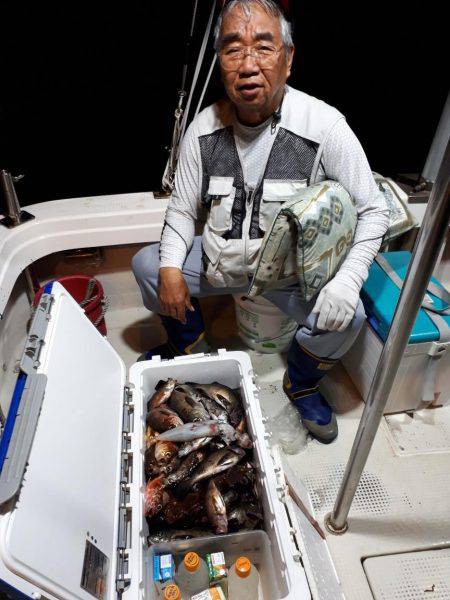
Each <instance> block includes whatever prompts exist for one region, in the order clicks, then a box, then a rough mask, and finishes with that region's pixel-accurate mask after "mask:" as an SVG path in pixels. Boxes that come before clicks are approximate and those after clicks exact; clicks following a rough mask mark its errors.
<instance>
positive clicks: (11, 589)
mask: <svg viewBox="0 0 450 600" xmlns="http://www.w3.org/2000/svg"><path fill="white" fill-rule="evenodd" d="M169 376H170V377H175V378H177V379H179V380H180V381H183V380H184V381H186V380H189V381H192V380H194V381H195V380H197V381H204V382H213V381H220V382H222V383H224V384H225V385H228V386H230V387H232V388H239V389H240V392H241V395H242V398H243V404H244V408H245V411H246V416H247V421H248V430H249V434H250V435H251V436H252V439H253V441H254V462H255V465H256V469H257V471H258V488H259V495H260V498H261V502H262V505H263V511H264V529H265V532H262V531H254V532H248V533H245V532H244V533H238V534H233V535H228V536H213V537H211V538H207V539H205V538H198V539H194V540H187V541H183V542H174V543H171V544H159V545H158V546H151V547H148V545H147V535H148V528H147V523H146V521H145V519H144V506H143V504H144V503H143V490H144V489H145V476H144V464H143V463H144V461H143V456H144V452H143V447H144V434H145V415H146V406H145V398H146V397H147V396H148V395H149V394H150V393H151V392H152V391H153V390H154V388H155V385H156V383H157V382H158V381H159V380H160V379H167V378H168V377H169ZM0 468H1V473H0V505H1V506H2V510H1V514H0V590H1V591H6V592H7V593H8V594H9V595H10V596H11V597H20V598H23V595H25V596H26V597H30V598H32V597H41V596H43V597H45V598H48V599H50V600H52V599H55V598H62V599H67V600H75V599H82V600H92V597H93V596H96V594H97V595H98V590H100V591H101V596H102V598H103V599H104V600H113V599H114V598H116V597H117V595H118V592H119V594H120V595H121V598H122V600H137V599H139V600H155V599H156V598H157V591H156V589H155V587H154V585H153V581H152V577H153V572H152V567H153V553H157V554H173V555H174V557H175V562H177V557H180V555H182V554H184V553H186V552H187V551H196V552H198V554H200V555H201V556H204V555H205V554H206V553H207V552H216V551H220V550H222V551H224V552H225V556H226V558H227V560H228V556H229V557H230V559H232V558H233V556H240V555H241V554H242V553H245V555H246V556H249V557H251V560H252V562H254V563H255V564H257V566H258V570H259V572H260V577H261V594H260V598H259V599H258V600H281V599H285V600H288V599H289V600H307V599H309V598H310V592H309V586H308V583H307V580H306V576H305V572H304V570H303V567H302V564H301V562H300V555H299V553H298V550H297V548H298V540H297V539H296V533H295V528H298V524H297V522H296V517H295V512H294V509H293V507H292V504H291V502H290V499H289V498H288V497H287V496H286V492H285V484H284V476H283V472H282V470H281V465H280V464H279V463H278V462H277V463H275V462H274V460H273V459H272V457H271V455H270V452H269V446H268V443H267V436H266V433H265V430H264V425H263V421H262V415H261V410H260V407H259V403H258V401H257V397H256V388H255V386H254V383H253V372H252V366H251V362H250V359H249V357H248V355H247V354H245V353H243V352H225V351H219V352H218V354H215V355H208V356H204V355H194V356H186V357H180V358H177V359H174V360H171V361H161V360H159V359H158V358H155V359H153V360H151V361H147V362H139V363H135V364H134V365H133V366H132V367H131V370H130V373H129V379H128V380H127V376H126V369H125V366H124V364H123V361H122V359H121V358H120V357H119V356H118V354H117V353H116V352H115V351H114V349H113V348H112V346H111V345H110V344H109V343H108V342H107V340H106V339H105V338H103V336H102V335H101V334H100V333H99V332H98V331H97V330H96V328H95V327H94V326H93V325H92V323H90V321H89V320H88V319H87V318H86V317H85V315H84V314H83V311H82V310H81V309H80V308H79V306H78V305H77V304H76V302H75V301H74V300H73V299H72V297H71V296H70V295H69V294H68V293H67V292H66V290H65V289H64V288H63V287H62V286H61V285H59V284H57V283H54V284H53V285H52V286H48V287H47V288H46V291H45V293H44V294H43V296H42V298H41V301H40V303H39V306H38V309H37V311H36V315H35V318H34V320H33V324H32V326H31V329H30V334H29V337H28V339H27V342H26V351H25V352H24V355H23V357H22V361H21V372H20V375H19V378H18V382H17V385H16V388H15V391H14V395H13V399H12V401H11V407H10V411H9V414H8V418H7V422H6V425H5V430H4V434H3V437H2V440H1V443H0ZM18 499H19V500H20V501H18ZM291 523H295V526H294V528H293V527H292V525H291ZM44 550H45V551H44ZM258 557H259V558H258ZM258 560H259V561H260V562H259V563H258ZM260 565H261V566H260ZM21 594H22V595H21ZM255 600H256V599H255Z"/></svg>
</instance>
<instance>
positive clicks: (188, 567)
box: [175, 552, 209, 600]
mask: <svg viewBox="0 0 450 600" xmlns="http://www.w3.org/2000/svg"><path fill="white" fill-rule="evenodd" d="M175 583H176V584H177V585H178V587H179V588H180V590H181V597H182V599H183V600H190V598H191V596H193V595H194V594H198V593H199V592H201V591H203V590H204V589H206V588H207V587H208V585H209V578H208V567H207V566H206V563H205V561H204V560H203V558H201V557H200V556H199V555H198V554H197V553H196V552H187V553H186V554H185V555H184V556H183V560H182V561H181V562H180V564H179V565H178V568H177V571H176V574H175Z"/></svg>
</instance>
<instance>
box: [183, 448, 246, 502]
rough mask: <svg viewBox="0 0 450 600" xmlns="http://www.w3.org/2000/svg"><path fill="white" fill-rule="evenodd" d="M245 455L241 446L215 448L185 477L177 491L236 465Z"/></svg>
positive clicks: (186, 488)
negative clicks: (189, 475)
mask: <svg viewBox="0 0 450 600" xmlns="http://www.w3.org/2000/svg"><path fill="white" fill-rule="evenodd" d="M244 456H245V451H244V450H243V449H242V448H233V449H231V448H222V449H221V450H216V451H215V452H213V453H212V454H210V455H209V456H208V458H206V459H205V460H204V461H203V462H202V463H200V465H199V466H198V467H197V468H196V470H195V471H194V473H193V474H192V476H191V477H189V479H186V480H185V481H183V482H182V483H181V484H180V487H179V488H178V489H179V493H182V492H183V491H186V490H188V489H189V488H191V487H193V486H194V485H196V484H197V483H199V482H200V481H203V480H204V479H208V478H209V477H213V476H214V475H217V473H222V471H226V470H227V469H230V468H231V467H233V466H234V465H236V464H237V463H238V462H239V461H240V460H241V459H242V458H243V457H244Z"/></svg>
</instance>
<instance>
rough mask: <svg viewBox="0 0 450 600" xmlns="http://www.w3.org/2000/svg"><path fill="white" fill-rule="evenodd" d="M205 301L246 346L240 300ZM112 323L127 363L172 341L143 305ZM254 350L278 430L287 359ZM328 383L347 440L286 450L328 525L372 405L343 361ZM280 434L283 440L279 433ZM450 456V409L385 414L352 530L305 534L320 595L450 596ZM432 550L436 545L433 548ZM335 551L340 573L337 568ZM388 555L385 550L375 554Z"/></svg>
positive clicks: (210, 317) (111, 317)
mask: <svg viewBox="0 0 450 600" xmlns="http://www.w3.org/2000/svg"><path fill="white" fill-rule="evenodd" d="M202 305H203V309H204V313H205V320H206V322H207V323H208V329H209V338H210V340H211V342H212V344H213V347H214V348H215V349H217V348H223V347H226V348H227V349H244V348H243V345H242V343H241V342H240V340H239V338H238V336H237V333H236V324H235V319H234V308H233V304H232V302H231V301H230V298H229V297H226V296H223V297H219V298H211V299H208V300H206V301H202ZM107 326H108V339H109V341H110V342H111V344H112V345H113V346H114V347H115V348H116V350H117V351H118V353H119V354H120V355H121V356H122V358H123V359H124V361H125V363H126V364H127V366H130V365H131V364H132V363H133V362H135V360H136V358H137V356H138V355H139V354H140V353H141V352H142V351H143V350H145V349H148V348H149V347H151V346H153V345H155V344H157V343H160V342H161V341H163V339H164V338H163V335H164V334H163V331H162V329H161V326H160V325H159V322H158V319H157V317H154V316H152V315H150V316H149V313H148V312H147V311H146V310H145V309H144V308H143V307H136V306H130V305H128V307H125V306H121V305H120V303H114V302H113V304H112V309H111V310H110V311H109V313H107ZM248 352H249V354H250V355H251V359H252V362H253V366H254V370H255V372H256V375H257V381H258V384H259V388H260V393H259V398H260V402H261V406H262V409H263V412H264V413H265V415H266V416H267V418H268V424H267V427H268V428H269V429H270V428H272V427H273V428H274V429H276V423H277V420H278V419H279V418H280V413H282V411H283V408H284V406H285V405H286V403H287V399H286V398H285V396H284V394H283V392H282V390H281V386H280V382H281V379H282V374H283V371H284V357H283V356H281V355H274V354H260V353H257V352H253V351H250V350H248ZM323 391H324V393H325V395H326V396H327V398H328V399H329V400H330V401H331V402H332V403H333V404H334V405H335V408H336V412H337V414H338V423H339V437H338V439H337V440H336V441H335V442H333V443H332V444H331V445H329V446H325V445H322V444H319V443H318V442H316V441H315V440H312V439H310V438H307V439H305V444H304V446H303V447H302V449H301V450H300V452H299V453H298V454H296V455H289V456H288V455H285V457H284V460H285V461H286V462H287V464H288V465H289V466H290V467H291V469H292V471H293V472H294V473H295V475H296V476H297V478H298V481H297V483H298V489H299V490H300V492H301V491H303V492H307V494H306V495H307V496H308V498H305V495H303V497H304V499H305V500H307V502H308V500H309V504H310V506H311V507H312V510H313V513H314V515H315V517H316V519H317V520H318V522H319V523H320V524H321V525H322V526H323V520H324V516H325V515H326V514H327V513H328V512H330V510H331V509H332V506H333V503H334V500H335V497H336V493H337V491H338V488H339V485H340V482H341V478H342V474H343V472H344V469H345V465H346V462H347V459H348V456H349V453H350V448H351V446H352V443H353V439H354V436H355V433H356V430H357V427H358V423H359V419H360V416H361V413H362V409H363V403H362V401H361V398H360V396H359V394H358V392H357V390H356V389H355V387H354V386H353V384H352V382H351V380H350V378H349V377H348V375H347V373H346V371H345V370H344V369H343V367H340V366H338V367H336V368H335V369H334V370H333V371H332V372H331V374H330V375H329V377H328V378H327V379H326V380H324V383H323ZM298 427H299V435H300V436H302V439H304V436H303V434H302V431H301V429H300V427H301V426H300V425H298ZM272 441H273V442H274V443H275V442H276V441H277V439H276V435H274V436H273V437H272ZM449 464H450V407H446V408H435V409H430V410H423V411H418V412H415V413H410V414H401V415H395V416H389V417H385V418H384V419H383V421H382V425H381V427H380V429H379V431H378V434H377V436H376V439H375V443H374V446H373V449H372V452H371V454H370V457H369V460H368V463H367V466H366V469H365V472H364V474H363V477H362V480H361V483H360V486H359V487H358V490H357V493H356V497H355V500H354V502H353V505H352V508H351V511H350V516H349V530H348V532H347V533H346V534H345V535H342V536H333V535H330V534H328V533H326V545H327V548H326V547H325V545H324V543H323V542H322V540H321V539H320V537H319V536H318V534H317V533H316V532H315V531H314V530H313V529H312V528H311V530H310V531H307V532H304V535H303V540H304V552H305V554H308V555H309V558H308V557H306V556H305V560H304V562H305V567H306V568H307V572H308V570H309V575H310V578H311V579H310V583H311V589H312V591H313V592H314V595H315V596H316V597H317V598H320V600H337V598H338V597H339V596H341V597H344V598H346V599H347V600H370V599H372V598H375V599H376V600H403V599H408V600H416V599H422V598H423V599H426V600H429V599H430V598H432V599H433V600H437V599H439V600H448V599H449V598H450V561H449V560H448V559H449V550H448V547H450V494H449V493H448V490H449V489H450V469H449ZM303 522H304V521H303ZM305 527H307V528H308V527H309V526H308V525H305ZM431 549H434V550H436V551H435V552H426V551H427V550H431ZM438 549H444V550H438ZM327 550H328V551H329V554H330V555H331V559H332V561H333V563H334V566H335V569H336V574H337V577H336V576H335V575H334V573H333V572H332V569H330V568H329V567H330V564H329V557H328V554H327ZM313 556H316V557H317V558H318V560H320V561H321V564H323V565H324V568H323V569H320V568H318V564H319V563H318V562H317V561H314V560H313V558H312V557H313ZM380 556H383V557H384V558H383V559H379V558H371V557H380ZM327 561H328V562H327ZM325 571H329V573H330V575H329V576H327V575H326V574H325ZM380 574H381V576H380ZM338 590H340V591H338Z"/></svg>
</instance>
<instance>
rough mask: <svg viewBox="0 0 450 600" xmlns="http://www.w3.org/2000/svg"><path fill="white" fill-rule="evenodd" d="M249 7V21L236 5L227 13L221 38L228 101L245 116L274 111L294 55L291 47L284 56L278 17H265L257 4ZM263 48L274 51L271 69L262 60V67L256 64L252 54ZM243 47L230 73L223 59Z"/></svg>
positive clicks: (221, 53)
mask: <svg viewBox="0 0 450 600" xmlns="http://www.w3.org/2000/svg"><path fill="white" fill-rule="evenodd" d="M250 6H251V17H250V19H249V18H248V17H247V16H246V15H245V13H244V12H243V11H242V9H241V8H240V7H239V6H236V7H234V8H233V9H232V10H231V11H230V12H229V13H227V14H226V15H225V17H224V19H223V22H222V29H221V36H220V37H221V40H222V43H221V48H220V57H221V60H220V63H221V71H222V80H223V83H224V85H225V89H226V91H227V94H228V96H229V98H230V100H231V101H232V102H233V103H234V104H235V105H236V106H237V108H238V110H240V112H242V113H244V114H246V115H249V114H251V113H261V112H262V113H264V112H265V111H273V110H275V109H276V108H277V106H275V105H274V104H277V103H278V102H279V101H280V100H281V96H282V90H284V85H285V83H286V80H287V78H288V77H289V75H290V72H291V64H292V56H293V48H291V49H290V51H289V53H288V56H286V51H285V48H284V46H283V41H282V38H281V31H280V23H279V20H278V18H277V17H274V16H272V15H270V14H268V13H267V12H266V11H265V10H264V9H263V8H262V7H261V6H259V5H258V4H253V5H250ZM266 45H267V47H270V48H276V50H277V52H276V53H275V55H274V64H273V65H271V66H270V67H267V66H265V65H264V61H262V63H263V64H261V61H259V62H258V58H257V56H256V54H257V53H256V52H255V51H253V53H252V48H262V49H264V48H265V46H266ZM243 47H244V50H245V53H246V55H245V56H244V57H243V60H242V61H240V62H239V61H238V62H237V63H236V65H235V67H234V68H233V70H229V69H230V67H229V66H228V68H226V67H225V64H224V60H223V57H224V56H225V55H227V54H228V55H230V53H233V51H234V50H235V49H236V48H243ZM262 51H264V50H262ZM269 114H270V112H269Z"/></svg>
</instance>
